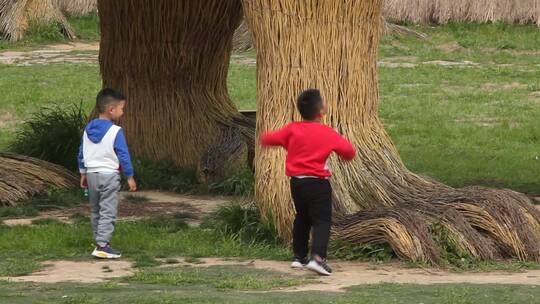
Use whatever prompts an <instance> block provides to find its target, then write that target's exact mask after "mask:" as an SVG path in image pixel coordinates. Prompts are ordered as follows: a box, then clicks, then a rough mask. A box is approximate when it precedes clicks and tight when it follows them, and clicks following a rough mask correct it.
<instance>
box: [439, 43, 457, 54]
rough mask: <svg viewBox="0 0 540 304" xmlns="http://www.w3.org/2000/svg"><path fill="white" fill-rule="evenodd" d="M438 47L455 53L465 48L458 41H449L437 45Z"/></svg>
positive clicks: (446, 51)
mask: <svg viewBox="0 0 540 304" xmlns="http://www.w3.org/2000/svg"><path fill="white" fill-rule="evenodd" d="M437 48H438V49H439V50H441V51H443V52H445V53H455V52H459V51H461V50H463V47H462V46H461V45H459V44H458V43H457V42H455V41H454V42H449V43H445V44H441V45H439V46H437Z"/></svg>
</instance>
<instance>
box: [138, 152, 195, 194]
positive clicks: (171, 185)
mask: <svg viewBox="0 0 540 304" xmlns="http://www.w3.org/2000/svg"><path fill="white" fill-rule="evenodd" d="M133 166H134V169H135V178H136V179H137V183H138V187H139V188H140V189H154V190H166V191H174V192H188V191H192V190H193V189H195V188H197V186H198V183H197V177H196V172H195V170H191V169H182V168H178V167H177V166H175V165H174V164H173V163H172V162H168V161H161V162H155V161H154V162H153V161H146V160H135V161H134V162H133Z"/></svg>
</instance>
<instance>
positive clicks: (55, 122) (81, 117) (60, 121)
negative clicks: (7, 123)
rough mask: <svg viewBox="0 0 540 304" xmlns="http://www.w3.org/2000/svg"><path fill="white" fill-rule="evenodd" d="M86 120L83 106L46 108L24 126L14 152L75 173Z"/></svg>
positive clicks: (14, 146)
mask: <svg viewBox="0 0 540 304" xmlns="http://www.w3.org/2000/svg"><path fill="white" fill-rule="evenodd" d="M86 120H87V117H86V115H85V114H84V112H83V109H82V105H78V106H77V105H72V106H69V107H67V108H61V107H59V106H56V107H47V108H42V109H41V110H39V111H38V112H36V113H34V114H32V115H31V117H30V119H28V120H27V121H25V122H24V124H23V126H22V129H21V130H20V131H18V132H17V135H16V138H15V140H14V142H13V143H12V144H11V146H10V150H12V151H13V152H16V153H19V154H23V155H28V156H32V157H36V158H40V159H43V160H46V161H49V162H52V163H55V164H58V165H61V166H63V167H66V168H68V169H70V170H73V171H75V170H76V169H77V167H78V165H77V154H78V152H79V145H80V142H81V137H82V133H83V130H84V126H85V123H86Z"/></svg>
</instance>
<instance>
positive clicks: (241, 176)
mask: <svg viewBox="0 0 540 304" xmlns="http://www.w3.org/2000/svg"><path fill="white" fill-rule="evenodd" d="M254 184H255V178H254V176H253V172H251V170H249V169H244V170H239V171H236V172H234V173H233V174H232V175H231V176H229V177H227V178H225V179H223V180H221V181H218V182H215V183H211V184H210V185H208V190H209V191H210V192H211V193H214V194H221V195H235V196H252V195H253V191H254Z"/></svg>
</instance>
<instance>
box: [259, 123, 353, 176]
mask: <svg viewBox="0 0 540 304" xmlns="http://www.w3.org/2000/svg"><path fill="white" fill-rule="evenodd" d="M261 144H262V146H282V147H283V148H285V149H286V150H287V161H286V174H287V176H317V177H323V178H324V177H330V176H331V175H332V174H331V173H330V170H328V167H327V166H326V162H327V160H328V157H330V154H331V153H332V152H333V151H335V152H336V153H337V154H338V155H339V156H340V157H341V158H342V159H344V160H352V159H353V158H354V156H355V155H356V150H355V148H354V147H353V145H352V144H351V143H350V142H349V141H347V140H346V139H344V138H343V137H342V136H341V135H340V134H339V133H337V132H336V131H334V130H333V129H331V128H330V127H327V126H325V125H323V124H321V123H318V122H307V121H305V122H304V121H303V122H292V123H290V124H288V125H286V126H285V127H283V128H282V129H280V130H278V131H275V132H269V133H266V134H263V135H262V136H261Z"/></svg>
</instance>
